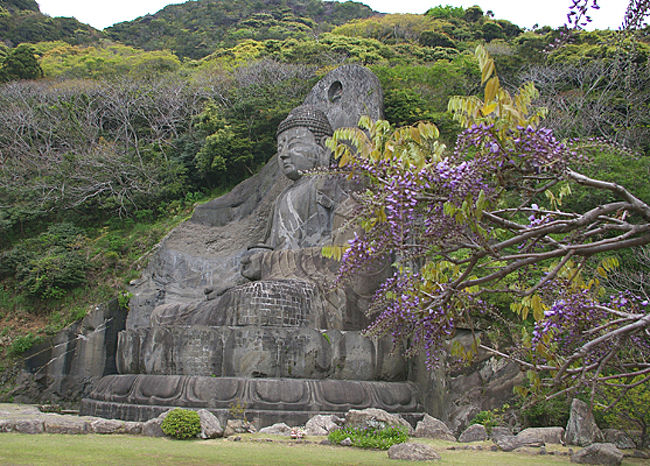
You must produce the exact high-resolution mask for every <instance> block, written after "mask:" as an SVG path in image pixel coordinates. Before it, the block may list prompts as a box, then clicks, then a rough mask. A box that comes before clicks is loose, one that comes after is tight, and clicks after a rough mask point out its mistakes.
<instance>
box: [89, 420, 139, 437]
mask: <svg viewBox="0 0 650 466" xmlns="http://www.w3.org/2000/svg"><path fill="white" fill-rule="evenodd" d="M90 432H92V433H94V434H132V435H137V434H141V433H142V423H141V422H128V421H120V420H117V419H95V420H93V421H91V422H90Z"/></svg>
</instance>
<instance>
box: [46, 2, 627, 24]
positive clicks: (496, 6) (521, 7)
mask: <svg viewBox="0 0 650 466" xmlns="http://www.w3.org/2000/svg"><path fill="white" fill-rule="evenodd" d="M37 3H38V4H39V6H40V7H41V11H42V12H43V13H45V14H48V15H50V16H74V17H75V18H77V19H78V20H79V21H82V22H84V23H88V24H90V25H91V26H93V27H95V28H97V29H104V28H106V27H108V26H110V25H112V24H114V23H119V22H120V21H129V20H132V19H135V18H137V17H138V16H143V15H146V14H147V13H155V12H157V11H158V10H160V9H162V8H163V7H164V6H165V5H170V4H174V3H184V1H183V0H176V1H174V0H172V1H170V0H37ZM362 3H365V4H366V5H368V6H370V7H371V8H372V9H373V10H375V11H379V12H381V13H418V14H421V13H424V12H425V11H427V10H428V9H429V8H430V7H432V6H435V5H437V4H442V5H453V6H463V7H465V8H467V7H469V6H472V5H479V6H480V7H481V8H482V9H483V11H487V10H492V11H493V12H494V15H495V18H496V19H507V20H509V21H512V22H513V23H515V24H517V25H519V26H522V27H527V28H530V27H532V26H533V25H534V24H539V25H540V26H544V25H549V26H553V27H558V26H561V25H563V24H564V23H565V22H566V14H567V12H568V9H569V5H570V4H571V0H544V1H541V2H540V1H535V0H440V2H438V1H436V0H433V1H431V0H397V1H396V0H365V1H362ZM598 3H599V4H600V7H601V8H600V10H597V11H596V10H592V14H591V16H592V18H593V20H594V21H593V23H591V25H590V26H589V27H588V28H587V29H607V28H610V29H616V28H618V26H619V25H620V24H621V22H622V20H623V15H624V13H625V8H626V6H627V4H628V0H600V1H599V2H598Z"/></svg>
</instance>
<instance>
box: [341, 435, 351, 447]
mask: <svg viewBox="0 0 650 466" xmlns="http://www.w3.org/2000/svg"><path fill="white" fill-rule="evenodd" d="M339 445H341V446H342V447H350V446H352V440H351V439H350V437H345V438H344V439H343V440H341V441H340V442H339Z"/></svg>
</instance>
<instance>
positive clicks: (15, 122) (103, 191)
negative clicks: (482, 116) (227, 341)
mask: <svg viewBox="0 0 650 466" xmlns="http://www.w3.org/2000/svg"><path fill="white" fill-rule="evenodd" d="M559 35H560V31H558V30H552V29H551V28H549V27H543V28H539V29H535V30H523V29H522V28H520V27H518V26H516V25H514V24H512V23H511V22H509V21H506V20H501V19H495V18H493V17H492V16H490V15H486V14H484V12H483V11H481V9H480V8H478V7H471V8H468V9H463V8H456V7H450V6H446V7H444V6H438V7H434V8H432V9H430V10H429V11H428V12H427V13H426V14H424V15H380V14H377V13H376V12H374V11H372V10H371V9H370V8H368V7H366V6H365V5H363V4H361V3H356V2H346V3H337V2H321V1H319V0H268V1H264V2H262V1H257V0H246V1H237V2H235V1H229V0H220V1H217V0H197V1H190V2H187V3H184V4H181V5H170V6H168V7H166V8H164V9H163V10H161V11H160V12H158V13H156V14H154V15H147V16H145V17H141V18H138V19H136V20H134V21H130V22H124V23H120V24H116V25H114V26H112V27H111V28H108V29H107V30H105V31H103V32H101V31H97V30H95V29H93V28H91V27H90V26H87V25H84V24H82V23H79V22H78V21H76V20H74V19H70V18H50V17H48V16H45V15H43V14H41V13H40V11H39V10H38V6H37V4H36V2H34V1H32V0H11V1H8V2H3V5H2V6H1V7H0V82H4V84H0V86H2V87H1V92H0V354H2V352H3V351H4V356H3V358H5V360H7V359H6V358H7V357H8V356H14V355H17V354H20V353H21V352H22V351H24V350H26V349H28V348H29V347H30V346H31V344H33V343H34V342H35V341H37V340H38V338H39V337H41V336H44V335H46V334H51V333H54V332H56V331H57V330H59V329H61V328H62V327H63V326H64V325H66V324H68V323H70V322H72V321H74V320H76V319H79V318H81V317H83V316H84V315H85V313H86V311H87V309H89V308H90V306H91V305H92V304H96V303H98V302H101V301H102V300H105V299H108V298H109V297H111V296H115V295H117V294H119V293H124V292H125V290H126V287H127V285H128V283H129V281H130V280H132V279H133V278H135V277H137V275H138V273H139V270H140V269H141V267H142V265H143V263H144V262H145V261H146V257H145V259H141V257H142V256H143V255H146V253H147V252H148V251H150V250H151V248H152V247H153V246H154V245H155V244H156V243H157V242H158V241H159V240H160V238H162V237H163V236H164V234H165V233H166V232H167V231H168V230H169V229H170V228H171V227H173V226H174V225H176V224H177V223H178V222H180V221H182V220H183V219H184V218H187V216H188V215H190V213H191V210H192V208H193V205H194V204H195V203H196V202H200V201H203V200H207V199H209V198H211V197H213V196H215V195H217V194H219V193H223V192H225V191H227V190H228V189H229V188H231V187H232V186H234V184H235V183H237V182H238V181H240V180H243V179H244V178H246V177H248V176H250V175H251V174H253V173H255V172H256V171H257V170H258V169H259V168H260V166H261V165H262V164H264V163H265V162H266V161H267V160H268V159H269V158H270V157H271V156H272V155H273V154H274V151H275V129H276V127H277V125H278V123H279V122H280V121H281V120H282V119H283V118H284V117H285V115H286V114H287V113H288V111H289V110H290V109H291V108H293V107H294V106H296V105H298V104H299V103H300V102H301V101H302V100H303V99H304V97H305V96H306V94H307V93H308V92H309V90H310V89H311V87H312V86H313V84H315V83H316V82H317V80H318V79H319V78H320V77H322V76H324V75H325V74H326V73H327V72H328V71H330V70H332V69H334V68H335V67H336V66H339V65H341V64H345V63H359V64H363V65H366V66H368V67H369V68H370V69H372V70H373V71H374V72H375V73H376V74H377V76H378V77H379V79H380V81H381V84H382V86H383V89H384V94H385V114H386V118H387V119H388V120H389V121H390V122H391V123H392V124H394V125H398V126H403V125H411V124H414V123H416V122H418V121H421V120H428V121H432V122H434V123H435V124H436V125H437V126H438V128H439V129H440V132H441V139H442V140H443V141H444V142H446V143H447V144H448V145H451V144H452V143H453V142H454V141H455V139H456V136H457V134H458V132H459V129H460V126H459V125H458V123H457V122H455V121H454V120H453V118H452V117H451V115H450V113H449V112H448V111H447V103H448V101H449V98H450V97H451V96H454V95H467V96H469V95H475V94H477V93H479V92H482V88H481V73H480V71H479V67H478V65H477V62H476V59H475V58H474V55H473V50H474V48H475V47H476V45H477V44H479V43H482V44H485V47H486V49H487V51H488V52H489V53H490V55H491V56H492V57H493V58H494V60H495V62H496V66H497V69H498V70H499V74H500V77H501V79H502V83H503V84H504V86H505V87H507V88H510V89H512V88H516V87H518V86H519V85H521V84H522V83H523V82H525V81H528V80H532V81H533V82H534V83H535V84H536V86H537V87H538V88H539V90H540V97H539V99H538V102H537V103H538V104H541V105H543V106H545V107H547V108H548V110H549V111H548V115H549V116H548V119H547V122H546V124H547V125H549V126H551V127H552V128H553V129H554V130H555V132H556V134H557V135H558V136H560V137H562V138H566V139H573V138H581V139H583V140H585V141H589V143H590V144H591V145H592V148H591V149H590V152H589V153H590V158H589V159H588V160H585V161H583V163H584V164H585V166H584V167H583V171H585V172H587V173H594V174H598V176H599V177H603V178H605V179H612V180H618V181H619V182H621V183H623V184H625V185H626V186H627V187H628V188H630V189H632V190H633V191H635V192H636V193H637V195H638V196H639V197H641V198H643V199H644V200H646V201H647V200H648V199H650V191H649V190H648V187H647V180H648V179H650V163H649V162H650V160H649V159H648V156H649V155H648V154H649V152H648V151H649V150H650V134H649V133H650V132H649V131H648V127H649V125H650V108H649V105H650V82H649V81H650V65H649V56H650V45H649V42H648V38H647V35H645V36H643V35H639V36H634V35H625V34H623V33H620V32H612V31H596V32H582V33H576V34H574V35H572V36H571V37H570V38H569V39H568V40H567V41H566V42H565V43H564V44H563V45H561V46H559V47H551V45H552V44H553V43H554V42H555V41H556V39H557V38H558V37H559ZM2 44H4V45H2ZM620 50H624V51H625V53H623V54H621V53H619V51H620ZM597 138H607V139H609V140H611V141H614V142H615V143H617V144H619V145H620V146H622V147H626V150H625V151H622V152H621V151H617V152H612V151H609V150H603V148H602V146H601V145H600V144H599V142H598V141H599V140H598V139H597ZM622 154H623V155H622ZM574 194H575V195H574V196H572V197H571V199H569V201H568V202H574V203H581V202H587V201H588V199H587V196H588V195H587V194H586V193H584V192H576V193H574ZM623 259H624V260H623V263H624V266H625V267H629V270H635V269H634V267H636V266H635V265H634V258H633V254H629V255H628V256H627V259H626V258H625V255H624V257H623ZM626 261H627V262H626ZM125 296H126V295H125ZM2 364H4V363H2ZM2 370H3V367H2V366H0V371H2Z"/></svg>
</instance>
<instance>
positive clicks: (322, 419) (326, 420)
mask: <svg viewBox="0 0 650 466" xmlns="http://www.w3.org/2000/svg"><path fill="white" fill-rule="evenodd" d="M342 424H343V419H341V418H340V417H338V416H334V415H333V414H331V415H327V416H325V415H322V414H318V415H316V416H314V417H312V418H311V419H309V421H307V423H306V424H305V434H306V435H327V434H329V433H330V431H332V430H333V429H336V428H337V427H339V426H341V425H342Z"/></svg>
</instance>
